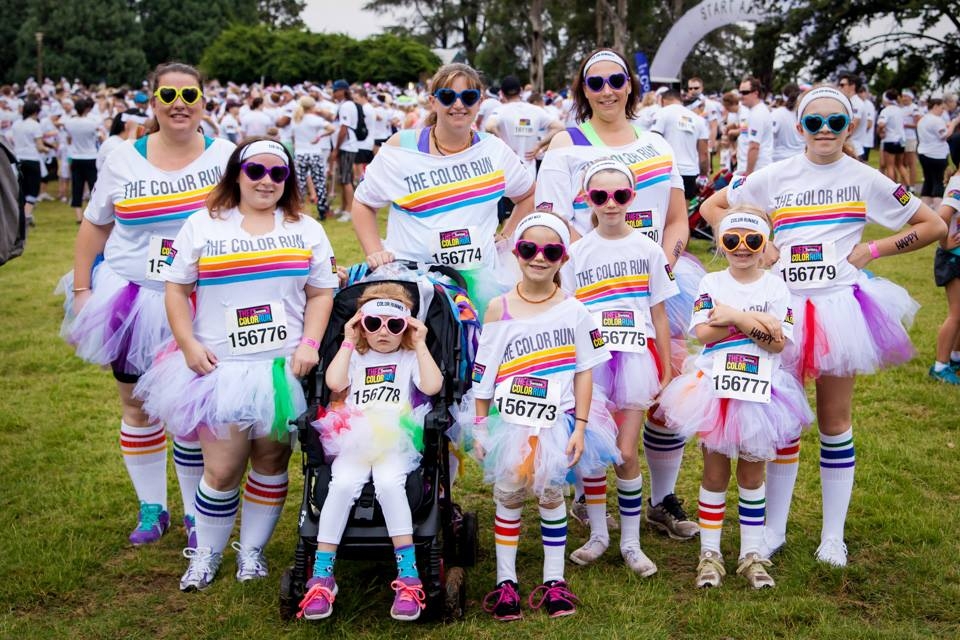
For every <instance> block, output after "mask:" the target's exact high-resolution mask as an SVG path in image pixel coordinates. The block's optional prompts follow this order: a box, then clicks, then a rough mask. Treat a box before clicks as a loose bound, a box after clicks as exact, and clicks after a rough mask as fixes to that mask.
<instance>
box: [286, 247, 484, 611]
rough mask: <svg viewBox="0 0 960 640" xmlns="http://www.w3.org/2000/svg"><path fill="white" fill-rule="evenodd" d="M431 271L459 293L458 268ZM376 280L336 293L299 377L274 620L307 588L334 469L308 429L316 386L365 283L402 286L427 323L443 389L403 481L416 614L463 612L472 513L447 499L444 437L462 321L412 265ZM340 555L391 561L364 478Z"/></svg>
mask: <svg viewBox="0 0 960 640" xmlns="http://www.w3.org/2000/svg"><path fill="white" fill-rule="evenodd" d="M409 266H410V265H408V267H409ZM413 267H414V268H415V267H416V265H413ZM397 271H398V272H399V270H397ZM430 271H431V272H432V273H431V276H432V275H433V274H440V275H441V276H444V277H446V278H450V279H452V280H453V281H455V282H456V284H457V286H459V287H460V288H464V289H465V286H464V283H463V280H462V278H461V277H460V275H459V274H458V273H457V272H456V271H454V270H452V269H449V268H448V267H442V266H439V265H434V266H432V267H430ZM381 276H382V274H380V273H378V274H375V275H373V276H372V277H371V278H370V279H366V280H363V281H361V282H358V283H356V284H352V285H349V286H347V287H345V288H344V289H342V290H340V291H339V292H338V293H337V295H336V296H335V298H334V304H333V311H332V313H331V316H330V322H329V324H328V327H327V331H326V334H325V335H324V337H323V341H322V344H321V346H320V364H319V366H318V367H317V369H316V370H315V371H314V373H313V374H311V375H310V376H308V378H307V380H306V382H305V385H306V386H307V390H306V391H307V399H308V407H309V408H308V410H307V413H306V415H304V416H303V417H301V418H300V420H299V423H298V436H299V440H300V446H301V449H302V462H303V473H304V490H303V501H302V503H301V506H300V515H299V520H298V523H299V531H298V540H297V547H296V552H295V555H294V562H293V566H291V567H289V568H288V569H287V570H286V571H285V572H284V574H283V576H282V577H281V580H280V616H281V618H283V619H291V618H293V617H294V616H295V615H296V613H297V611H298V607H299V602H300V600H301V599H302V597H303V594H304V593H305V591H306V582H307V580H308V579H309V578H310V574H311V572H312V568H313V561H314V555H315V553H316V549H317V527H318V522H319V518H320V510H321V508H322V507H323V503H324V500H325V499H326V497H327V489H328V485H329V483H330V477H331V468H330V464H328V463H327V462H326V460H325V457H324V451H323V444H322V442H321V440H320V437H319V435H318V434H317V432H316V430H315V429H314V428H313V427H311V426H310V422H311V421H313V420H315V419H316V417H317V415H318V411H319V410H321V409H322V407H325V406H326V405H327V403H328V401H329V396H330V391H329V389H327V388H326V386H325V385H324V384H323V380H324V373H325V371H326V365H327V364H328V363H329V362H330V361H331V360H332V359H333V357H334V355H335V354H336V352H337V350H338V349H339V347H340V342H341V341H342V340H343V326H344V324H346V322H347V321H348V320H349V319H350V318H351V317H352V316H353V314H354V313H355V312H356V308H357V299H358V298H359V297H360V295H361V293H362V292H363V290H364V289H365V288H366V287H367V286H369V285H371V284H377V283H381V282H393V283H397V284H401V285H402V286H404V287H405V288H406V289H407V290H408V291H409V292H410V294H411V297H412V299H413V300H415V301H416V302H415V304H414V309H413V315H415V316H416V317H418V318H419V319H420V320H421V321H423V322H424V324H426V325H427V327H428V329H429V336H428V339H427V346H428V348H429V349H430V353H431V354H432V355H433V358H434V360H435V361H436V362H437V364H438V365H439V367H440V371H441V373H442V374H443V378H444V386H443V388H442V389H441V391H440V393H438V394H437V395H436V396H434V397H433V398H431V400H432V402H433V408H432V410H431V411H430V413H429V414H427V416H426V418H425V420H424V434H423V440H424V450H423V459H422V462H421V464H420V467H419V468H418V469H416V470H414V471H412V472H411V473H410V474H409V475H408V476H407V483H406V492H407V500H408V502H409V504H410V511H411V513H412V515H413V528H414V531H413V538H414V545H415V547H416V554H417V567H418V568H419V570H420V578H421V580H422V581H423V589H424V591H425V593H426V596H427V597H426V609H425V610H424V612H423V615H422V616H421V619H428V620H430V619H432V620H436V619H441V618H443V619H457V618H460V617H462V615H463V613H464V609H465V605H466V576H465V572H464V568H465V567H470V566H473V565H474V564H475V562H476V558H477V547H478V543H477V518H476V514H474V513H464V512H463V511H462V510H461V509H460V506H459V505H457V504H456V503H454V502H453V498H452V495H451V491H450V487H451V477H450V475H451V469H450V461H449V457H450V456H449V443H450V440H449V438H448V437H447V434H446V432H447V429H448V428H449V427H450V425H451V423H452V418H451V416H450V407H451V406H453V404H454V403H456V402H459V400H460V398H461V397H462V395H463V393H464V391H465V385H466V384H467V382H466V381H467V380H468V379H469V376H468V375H465V373H466V371H467V366H466V363H465V362H464V360H463V346H462V342H461V323H460V317H459V314H458V310H457V307H456V305H455V304H454V303H453V301H452V298H451V297H450V296H449V295H448V290H447V288H445V287H444V286H442V285H440V284H437V283H436V282H434V279H433V278H432V277H428V276H427V275H418V274H417V272H416V271H414V270H411V271H409V272H407V273H404V274H402V275H398V276H397V278H393V277H389V278H387V277H381ZM337 558H338V559H348V560H353V559H362V560H371V559H374V560H376V559H384V560H387V559H391V558H393V544H392V542H391V539H390V536H389V535H388V534H387V529H386V526H385V524H384V519H383V514H382V512H381V510H380V505H379V504H378V503H377V500H376V497H375V493H374V487H373V483H372V482H370V481H368V482H367V484H366V485H365V486H364V488H363V491H362V492H361V494H360V497H359V498H358V500H357V502H356V504H355V505H354V507H353V510H352V511H351V513H350V517H349V520H348V522H347V528H346V530H345V531H344V534H343V538H342V539H341V542H340V546H339V547H338V549H337Z"/></svg>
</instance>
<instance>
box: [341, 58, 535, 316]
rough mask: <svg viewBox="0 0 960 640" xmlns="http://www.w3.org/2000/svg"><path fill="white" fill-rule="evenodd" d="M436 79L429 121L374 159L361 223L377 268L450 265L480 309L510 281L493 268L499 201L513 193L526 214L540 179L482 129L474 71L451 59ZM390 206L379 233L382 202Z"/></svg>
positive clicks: (359, 206) (362, 192)
mask: <svg viewBox="0 0 960 640" xmlns="http://www.w3.org/2000/svg"><path fill="white" fill-rule="evenodd" d="M430 87H431V91H432V93H431V95H430V98H429V104H430V110H431V113H430V115H429V116H428V118H427V120H426V126H425V127H423V128H421V129H410V130H403V131H400V132H399V133H397V134H395V135H394V136H393V137H392V138H390V139H389V140H388V141H387V142H386V144H384V145H383V146H382V147H381V149H380V152H379V153H378V154H377V156H376V157H375V158H374V160H373V162H371V163H370V165H369V166H368V167H367V171H366V174H365V175H364V179H363V182H361V183H360V185H359V186H358V187H357V192H356V199H355V203H354V206H353V226H354V229H355V231H356V233H357V237H358V238H359V240H360V245H361V247H362V248H363V251H364V253H365V254H366V256H367V262H368V264H369V265H370V266H371V267H378V266H380V265H382V264H385V263H388V262H391V261H393V260H395V259H401V260H415V261H418V262H427V263H439V264H444V265H448V266H451V267H453V268H455V269H457V270H459V271H461V273H463V274H464V277H465V278H466V279H467V282H468V285H469V286H468V289H469V293H470V294H471V297H472V298H473V301H474V303H475V304H476V305H477V308H478V310H480V312H481V313H482V312H483V309H484V308H485V307H486V302H487V301H488V300H489V299H490V298H492V297H493V296H494V295H497V294H499V293H502V291H503V290H504V289H505V288H503V287H500V286H499V285H498V284H497V282H496V278H495V276H494V273H495V269H496V268H497V267H498V265H499V259H498V257H497V252H496V249H495V245H494V234H495V233H496V231H497V224H498V219H497V203H498V201H499V200H500V198H501V197H502V196H506V197H508V198H510V199H511V200H513V201H514V203H515V204H516V209H515V210H514V211H515V215H516V216H517V217H523V216H524V215H526V213H527V212H529V211H530V210H531V208H532V204H533V177H532V176H531V175H530V173H529V172H528V171H527V169H526V168H525V167H524V166H523V165H522V164H521V163H520V160H519V158H517V155H516V154H515V153H513V151H512V150H511V149H510V147H508V146H507V145H506V144H505V143H504V142H503V141H501V140H500V139H499V138H497V137H496V136H491V135H487V134H478V133H477V132H476V131H474V129H473V124H474V120H476V117H477V111H478V110H479V108H480V101H481V97H482V94H481V91H480V89H481V83H480V77H479V76H478V75H477V72H476V71H474V70H473V69H472V68H470V67H469V66H467V65H465V64H456V63H455V64H449V65H445V66H443V67H441V68H440V69H439V70H438V71H437V73H436V75H434V77H433V79H432V80H431V81H430ZM387 206H389V213H388V214H387V237H386V239H385V240H381V239H380V231H379V229H378V227H377V210H378V209H380V208H382V207H387ZM508 286H509V285H508Z"/></svg>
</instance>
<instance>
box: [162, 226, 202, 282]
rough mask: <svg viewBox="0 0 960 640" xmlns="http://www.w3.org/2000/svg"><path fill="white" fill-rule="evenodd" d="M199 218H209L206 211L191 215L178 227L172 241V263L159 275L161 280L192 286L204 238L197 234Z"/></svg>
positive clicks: (197, 270)
mask: <svg viewBox="0 0 960 640" xmlns="http://www.w3.org/2000/svg"><path fill="white" fill-rule="evenodd" d="M201 216H206V217H207V218H209V217H210V213H209V212H208V211H207V210H206V209H200V210H199V211H197V212H196V213H194V214H192V215H191V216H190V217H189V218H187V221H186V222H184V223H183V226H182V227H180V232H179V233H178V234H177V237H176V238H175V239H174V241H173V262H172V263H171V264H170V266H169V267H167V268H166V269H164V270H163V271H162V272H161V273H162V274H163V279H164V280H166V281H167V282H173V283H174V284H193V283H194V282H196V281H197V277H198V274H199V272H200V269H199V265H200V256H201V255H203V246H204V238H202V237H200V236H201V234H200V233H198V231H199V229H197V224H198V222H200V220H202V218H201Z"/></svg>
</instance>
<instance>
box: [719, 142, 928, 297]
mask: <svg viewBox="0 0 960 640" xmlns="http://www.w3.org/2000/svg"><path fill="white" fill-rule="evenodd" d="M727 200H728V201H729V203H730V205H731V206H737V205H741V204H752V205H755V206H759V207H760V208H761V209H763V210H764V211H766V212H767V213H768V214H770V217H771V219H772V220H773V243H774V245H775V246H776V247H777V249H778V250H779V251H780V269H781V271H782V272H783V276H784V279H785V280H786V282H787V286H788V287H790V290H791V291H793V292H795V293H796V292H801V291H805V292H807V293H810V292H812V291H816V292H820V291H830V290H833V289H834V288H836V287H843V286H850V285H852V284H854V283H855V282H856V280H857V277H858V275H859V271H858V270H857V268H856V267H854V266H853V265H852V264H850V263H849V262H847V256H848V255H850V252H851V251H852V250H853V247H854V245H856V244H857V243H858V242H860V238H861V236H862V235H863V229H864V227H865V226H866V223H867V222H868V221H869V222H875V223H877V224H880V225H882V226H884V227H886V228H888V229H893V230H899V229H900V228H901V227H903V225H905V224H906V223H907V221H908V220H910V218H911V217H913V214H914V213H916V211H917V209H918V208H919V207H920V200H919V199H918V198H915V197H913V196H911V195H910V192H909V191H907V190H906V188H905V187H903V186H901V185H898V184H897V183H895V182H893V181H892V180H890V178H888V177H886V176H885V175H883V174H882V173H880V172H879V171H877V170H876V169H873V168H871V167H869V166H867V165H865V164H863V163H862V162H860V161H858V160H854V159H853V158H851V157H849V156H847V155H844V156H843V157H841V158H840V159H839V160H837V161H836V162H833V163H831V164H826V165H818V164H814V163H812V162H810V160H808V159H807V157H806V155H802V154H801V155H798V156H794V157H792V158H788V159H786V160H781V161H780V162H777V163H775V164H773V165H771V166H769V167H767V168H765V169H763V170H762V171H758V172H757V173H756V174H751V175H749V176H746V177H743V176H738V177H737V178H735V179H734V180H733V182H731V184H730V188H729V189H727Z"/></svg>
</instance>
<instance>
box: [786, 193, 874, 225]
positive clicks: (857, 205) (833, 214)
mask: <svg viewBox="0 0 960 640" xmlns="http://www.w3.org/2000/svg"><path fill="white" fill-rule="evenodd" d="M866 222H867V205H866V203H865V202H863V201H862V200H857V201H850V202H838V203H837V204H833V205H827V206H822V205H818V206H812V207H781V208H779V209H776V210H775V211H774V212H773V232H774V233H777V232H778V231H788V230H790V229H799V228H801V227H815V226H820V225H830V224H866Z"/></svg>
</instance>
